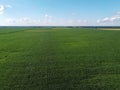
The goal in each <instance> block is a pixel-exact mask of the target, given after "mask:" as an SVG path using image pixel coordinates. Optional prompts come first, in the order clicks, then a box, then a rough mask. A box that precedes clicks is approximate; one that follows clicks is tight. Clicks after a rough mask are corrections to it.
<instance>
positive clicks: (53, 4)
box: [0, 0, 120, 26]
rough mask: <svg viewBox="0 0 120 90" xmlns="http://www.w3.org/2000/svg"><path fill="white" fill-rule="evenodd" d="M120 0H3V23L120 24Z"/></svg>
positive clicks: (0, 21) (0, 22)
mask: <svg viewBox="0 0 120 90" xmlns="http://www.w3.org/2000/svg"><path fill="white" fill-rule="evenodd" d="M119 25H120V0H0V26H119Z"/></svg>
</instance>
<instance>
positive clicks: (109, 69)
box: [0, 28, 120, 90]
mask: <svg viewBox="0 0 120 90" xmlns="http://www.w3.org/2000/svg"><path fill="white" fill-rule="evenodd" d="M0 90H120V31H114V30H110V31H108V30H99V29H85V28H84V29H82V28H81V29H80V28H0Z"/></svg>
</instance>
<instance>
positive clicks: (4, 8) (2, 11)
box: [0, 5, 12, 14]
mask: <svg viewBox="0 0 120 90" xmlns="http://www.w3.org/2000/svg"><path fill="white" fill-rule="evenodd" d="M7 8H12V6H11V5H0V14H3V13H4V11H5V10H6V9H7Z"/></svg>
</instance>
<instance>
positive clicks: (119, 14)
mask: <svg viewBox="0 0 120 90" xmlns="http://www.w3.org/2000/svg"><path fill="white" fill-rule="evenodd" d="M119 21H120V12H117V13H116V14H115V15H113V16H111V17H106V18H103V19H99V20H97V22H98V23H110V22H119Z"/></svg>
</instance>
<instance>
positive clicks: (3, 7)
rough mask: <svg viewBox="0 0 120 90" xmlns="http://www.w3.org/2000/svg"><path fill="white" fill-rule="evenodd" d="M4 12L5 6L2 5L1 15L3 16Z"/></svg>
mask: <svg viewBox="0 0 120 90" xmlns="http://www.w3.org/2000/svg"><path fill="white" fill-rule="evenodd" d="M4 10H5V6H3V5H0V14H3V12H4Z"/></svg>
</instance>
